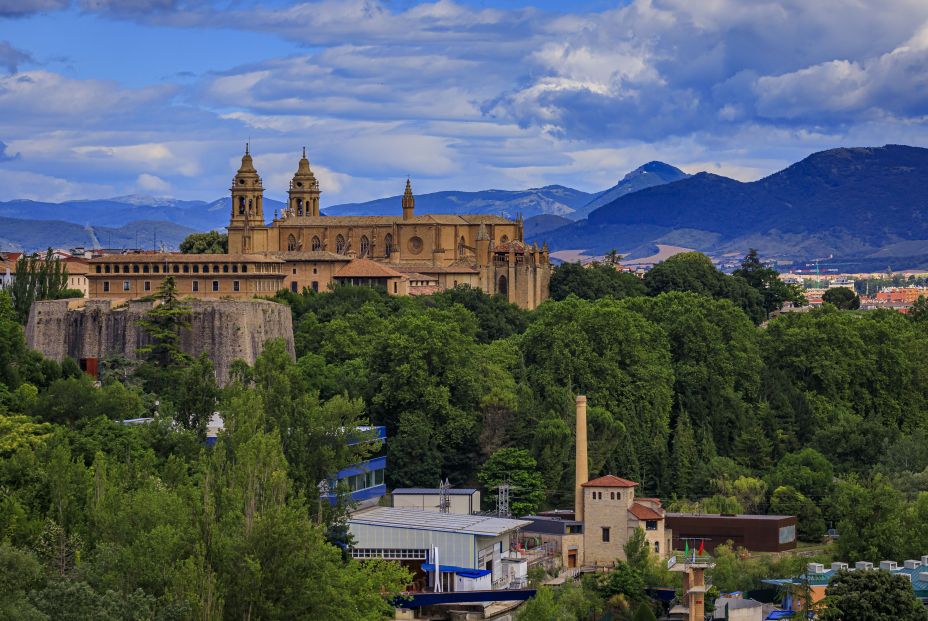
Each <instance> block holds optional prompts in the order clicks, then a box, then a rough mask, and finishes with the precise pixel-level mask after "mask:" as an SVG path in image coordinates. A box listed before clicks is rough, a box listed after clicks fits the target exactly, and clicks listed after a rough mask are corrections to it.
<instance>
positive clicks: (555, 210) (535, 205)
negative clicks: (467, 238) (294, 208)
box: [322, 185, 596, 218]
mask: <svg viewBox="0 0 928 621" xmlns="http://www.w3.org/2000/svg"><path fill="white" fill-rule="evenodd" d="M595 196H596V195H595V194H589V193H587V192H582V191H580V190H575V189H573V188H568V187H565V186H562V185H548V186H545V187H543V188H531V189H528V190H482V191H479V192H457V191H446V192H432V193H429V194H418V195H416V212H417V213H441V214H492V215H497V216H503V217H506V218H515V217H516V215H518V214H520V213H521V214H522V216H523V217H524V218H531V217H533V216H539V215H555V216H566V217H568V218H572V217H573V214H574V212H576V211H577V210H578V209H580V208H581V207H583V206H584V205H586V204H587V203H589V202H590V200H592V199H593V198H595ZM401 199H402V197H401V196H390V197H388V198H379V199H377V200H373V201H368V202H366V203H346V204H342V205H332V206H331V207H324V208H323V209H322V212H323V213H324V214H325V215H327V216H384V215H399V214H400V213H402V209H401V207H400V201H401Z"/></svg>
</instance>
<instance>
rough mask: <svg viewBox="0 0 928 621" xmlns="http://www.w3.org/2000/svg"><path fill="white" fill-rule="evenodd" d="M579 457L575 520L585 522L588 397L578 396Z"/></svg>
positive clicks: (587, 468)
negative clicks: (584, 491) (584, 494)
mask: <svg viewBox="0 0 928 621" xmlns="http://www.w3.org/2000/svg"><path fill="white" fill-rule="evenodd" d="M576 442H577V449H576V450H577V455H576V462H577V463H576V481H575V489H574V513H575V515H574V519H575V520H577V521H581V522H582V521H583V487H581V486H582V485H583V484H584V483H586V482H587V481H588V480H589V479H590V472H589V462H588V460H587V455H586V449H587V443H586V396H584V395H578V396H577V438H576Z"/></svg>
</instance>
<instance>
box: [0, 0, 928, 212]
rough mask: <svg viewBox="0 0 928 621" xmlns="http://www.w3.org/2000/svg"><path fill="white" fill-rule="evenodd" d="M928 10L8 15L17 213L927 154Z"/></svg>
mask: <svg viewBox="0 0 928 621" xmlns="http://www.w3.org/2000/svg"><path fill="white" fill-rule="evenodd" d="M926 119H928V2H925V1H924V0H881V2H868V1H866V0H815V1H814V2H810V1H809V0H776V1H774V0H629V1H625V2H606V1H601V0H588V1H585V2H583V1H580V2H577V1H575V2H555V1H554V0H543V1H536V2H519V1H516V0H456V1H453V0H439V1H438V2H415V1H413V0H392V1H390V0H321V1H312V2H287V1H283V0H270V1H263V2H253V1H249V0H222V1H220V2H213V1H210V0H0V184H2V187H3V188H4V192H3V196H2V197H0V200H7V199H11V198H32V199H43V200H66V199H75V198H94V197H108V196H118V195H124V194H133V193H136V194H148V195H155V196H173V197H177V198H188V199H207V200H211V199H213V198H217V197H219V196H223V195H224V194H225V193H226V192H227V188H228V185H229V181H230V179H231V176H232V174H233V172H234V170H235V168H236V166H237V162H238V159H239V158H240V156H241V151H242V148H243V145H244V142H245V141H246V140H248V139H249V138H250V139H251V142H252V145H253V153H254V155H255V161H256V165H257V167H258V169H259V172H260V173H261V174H262V176H263V177H264V182H265V187H266V188H267V194H268V195H269V196H272V197H277V198H279V197H281V196H283V195H284V193H285V192H286V187H287V181H288V179H289V177H290V176H291V175H292V173H293V171H295V169H296V162H297V159H298V157H299V153H300V149H301V147H303V146H304V145H305V146H307V147H308V149H309V155H310V160H311V162H312V165H313V168H314V170H316V172H317V175H318V176H319V177H320V179H321V183H322V189H323V203H324V204H334V203H338V202H345V201H356V200H367V199H371V198H376V197H379V196H384V195H389V194H397V193H400V192H401V190H402V186H403V183H404V182H405V177H406V175H411V176H412V177H413V181H414V187H415V189H416V191H417V192H427V191H434V190H441V189H463V190H477V189H485V188H491V187H493V188H513V189H514V188H525V187H532V186H539V185H547V184H553V183H560V184H564V185H570V186H573V187H577V188H580V189H583V190H588V191H594V190H599V189H604V188H606V187H608V186H611V185H612V184H614V183H615V182H616V180H617V179H619V178H620V177H621V176H622V175H624V174H625V173H626V172H627V171H628V170H631V169H633V168H635V167H637V166H638V165H640V164H642V163H644V162H647V161H649V160H652V159H660V160H663V161H666V162H668V163H671V164H675V165H677V166H680V167H681V168H683V169H685V170H687V171H688V172H696V171H699V170H708V171H710V172H715V173H718V174H724V175H728V176H732V177H735V178H739V179H756V178H759V177H762V176H764V175H766V174H769V173H771V172H773V171H775V170H778V169H780V168H782V167H784V166H785V165H787V164H789V163H791V162H793V161H796V160H798V159H801V158H802V157H804V156H806V155H808V154H809V153H811V152H813V151H817V150H821V149H826V148H832V147H837V146H872V145H882V144H885V143H905V144H914V145H919V146H928V124H926Z"/></svg>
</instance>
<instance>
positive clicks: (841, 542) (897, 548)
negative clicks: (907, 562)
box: [833, 475, 906, 562]
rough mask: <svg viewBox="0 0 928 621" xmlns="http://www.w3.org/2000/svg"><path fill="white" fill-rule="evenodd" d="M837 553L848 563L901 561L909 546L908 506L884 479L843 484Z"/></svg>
mask: <svg viewBox="0 0 928 621" xmlns="http://www.w3.org/2000/svg"><path fill="white" fill-rule="evenodd" d="M833 502H834V505H835V513H836V515H838V516H840V519H839V521H838V533H839V534H840V535H841V536H840V538H839V539H838V546H837V547H838V553H839V555H840V558H842V559H847V560H848V561H849V562H854V561H858V560H867V559H874V558H879V559H885V558H900V557H902V556H903V551H904V550H905V544H906V534H905V533H906V526H905V502H904V500H903V498H902V495H901V494H900V493H899V492H898V491H896V490H895V489H894V488H893V487H892V485H890V484H889V482H887V481H886V479H884V478H883V477H881V476H879V475H876V476H874V477H873V479H872V480H870V481H867V482H858V481H853V480H852V481H842V482H841V483H840V484H839V485H838V488H837V490H836V491H835V498H834V501H833Z"/></svg>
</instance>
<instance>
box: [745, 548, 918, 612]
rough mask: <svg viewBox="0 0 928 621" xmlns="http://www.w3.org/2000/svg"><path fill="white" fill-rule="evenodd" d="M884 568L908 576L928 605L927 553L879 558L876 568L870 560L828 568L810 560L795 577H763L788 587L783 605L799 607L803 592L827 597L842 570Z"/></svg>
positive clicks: (776, 584) (784, 587)
mask: <svg viewBox="0 0 928 621" xmlns="http://www.w3.org/2000/svg"><path fill="white" fill-rule="evenodd" d="M874 569H882V570H884V571H888V572H889V573H891V574H898V575H903V576H905V577H906V578H907V579H908V580H910V581H911V582H912V590H913V591H914V592H915V597H917V598H918V599H920V600H921V601H922V603H924V604H925V605H928V555H925V556H922V557H921V559H910V560H907V561H904V562H903V563H902V565H899V564H898V563H897V562H896V561H880V563H879V565H878V566H876V567H874V565H873V563H871V562H867V561H858V562H856V563H854V566H853V567H850V566H849V565H848V564H847V563H832V564H831V566H830V567H828V568H826V567H825V566H824V565H822V564H821V563H809V564H808V565H807V566H806V571H805V572H804V573H802V574H800V575H798V576H794V577H792V578H778V579H770V580H764V581H763V582H764V584H768V585H770V586H775V587H778V588H782V589H785V590H786V591H787V594H786V595H787V597H786V599H785V600H784V603H783V608H785V609H787V610H795V609H797V608H798V607H799V605H800V603H801V599H802V597H803V592H804V591H806V590H808V592H809V593H810V594H811V597H812V602H813V603H815V602H819V601H821V600H822V599H824V598H825V591H826V589H827V588H828V585H829V584H830V583H831V580H832V578H834V577H835V576H836V575H837V574H838V572H841V571H872V570H874Z"/></svg>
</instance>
